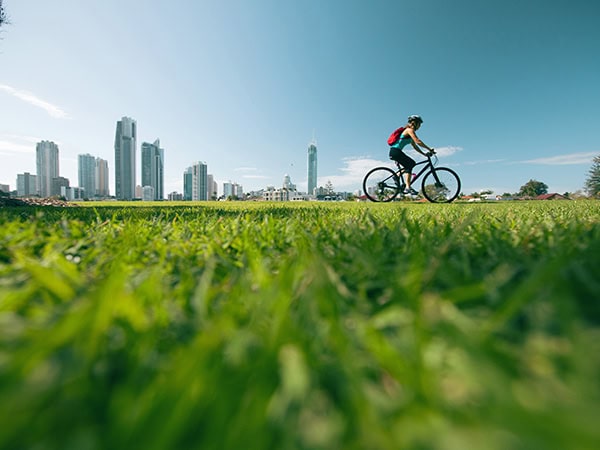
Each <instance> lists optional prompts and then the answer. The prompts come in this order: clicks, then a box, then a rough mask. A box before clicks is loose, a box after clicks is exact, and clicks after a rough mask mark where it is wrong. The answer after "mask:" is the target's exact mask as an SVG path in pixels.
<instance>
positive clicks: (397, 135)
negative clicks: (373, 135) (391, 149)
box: [387, 127, 406, 145]
mask: <svg viewBox="0 0 600 450" xmlns="http://www.w3.org/2000/svg"><path fill="white" fill-rule="evenodd" d="M405 129H406V128H405V127H400V128H398V129H397V130H394V132H393V133H392V134H390V137H389V138H388V141H387V142H388V145H394V144H395V143H396V142H398V141H399V140H400V135H401V134H402V132H403V131H404V130H405Z"/></svg>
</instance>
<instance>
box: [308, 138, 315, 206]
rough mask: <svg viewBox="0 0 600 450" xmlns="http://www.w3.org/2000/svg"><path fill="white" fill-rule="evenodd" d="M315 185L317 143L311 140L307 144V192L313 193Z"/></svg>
mask: <svg viewBox="0 0 600 450" xmlns="http://www.w3.org/2000/svg"><path fill="white" fill-rule="evenodd" d="M316 187H317V143H316V142H315V141H314V140H313V141H312V142H311V143H310V145H309V146H308V193H309V194H310V195H312V194H314V190H315V188H316Z"/></svg>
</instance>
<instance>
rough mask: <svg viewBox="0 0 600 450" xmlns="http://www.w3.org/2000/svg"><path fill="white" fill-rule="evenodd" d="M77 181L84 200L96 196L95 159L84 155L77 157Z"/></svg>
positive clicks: (87, 154)
mask: <svg viewBox="0 0 600 450" xmlns="http://www.w3.org/2000/svg"><path fill="white" fill-rule="evenodd" d="M77 162H78V175H79V177H78V181H79V187H80V188H83V195H84V197H85V198H93V197H95V196H96V158H95V157H93V156H92V155H90V154H89V153H86V154H85V155H78V157H77Z"/></svg>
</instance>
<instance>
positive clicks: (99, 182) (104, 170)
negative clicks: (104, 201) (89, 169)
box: [96, 158, 110, 198]
mask: <svg viewBox="0 0 600 450" xmlns="http://www.w3.org/2000/svg"><path fill="white" fill-rule="evenodd" d="M96 195H97V196H98V197H103V198H104V197H108V196H109V195H110V192H109V188H108V161H106V160H105V159H102V158H96Z"/></svg>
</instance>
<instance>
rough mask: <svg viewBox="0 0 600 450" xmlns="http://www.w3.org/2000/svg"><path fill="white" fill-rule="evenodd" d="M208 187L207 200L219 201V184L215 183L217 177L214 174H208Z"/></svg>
mask: <svg viewBox="0 0 600 450" xmlns="http://www.w3.org/2000/svg"><path fill="white" fill-rule="evenodd" d="M206 186H207V193H206V199H207V200H216V199H217V195H218V194H217V182H216V181H215V176H214V175H213V174H210V173H209V174H208V181H207V182H206Z"/></svg>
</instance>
